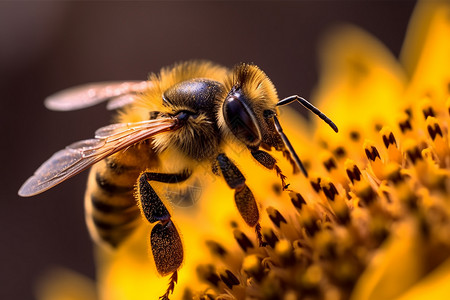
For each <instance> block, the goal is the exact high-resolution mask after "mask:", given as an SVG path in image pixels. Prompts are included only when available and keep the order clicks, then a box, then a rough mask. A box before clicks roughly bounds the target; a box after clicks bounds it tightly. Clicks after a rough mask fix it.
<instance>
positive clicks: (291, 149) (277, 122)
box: [273, 115, 308, 177]
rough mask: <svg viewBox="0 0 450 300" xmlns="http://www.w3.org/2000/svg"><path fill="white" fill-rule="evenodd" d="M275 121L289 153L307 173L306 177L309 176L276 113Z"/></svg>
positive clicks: (304, 172)
mask: <svg viewBox="0 0 450 300" xmlns="http://www.w3.org/2000/svg"><path fill="white" fill-rule="evenodd" d="M273 121H274V123H275V129H276V130H277V132H278V133H279V134H280V136H281V138H282V139H283V142H284V144H285V145H286V147H287V148H288V150H289V153H291V155H292V157H293V158H294V160H295V163H296V164H297V165H298V166H299V168H300V169H301V170H302V172H303V174H305V177H308V172H306V169H305V167H304V166H303V164H302V161H301V160H300V158H299V157H298V155H297V153H296V152H295V150H294V147H292V145H291V142H289V140H288V138H287V136H286V135H285V134H284V132H283V128H281V125H280V122H279V121H278V118H277V117H276V116H275V115H274V116H273Z"/></svg>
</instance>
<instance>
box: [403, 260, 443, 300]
mask: <svg viewBox="0 0 450 300" xmlns="http://www.w3.org/2000/svg"><path fill="white" fill-rule="evenodd" d="M449 282H450V259H447V261H445V262H443V263H442V264H441V265H440V266H439V267H437V268H436V269H435V270H434V271H433V272H431V273H430V274H429V275H428V276H426V277H425V278H424V279H422V280H421V281H420V282H419V283H417V284H416V285H415V286H414V287H412V288H411V289H410V290H408V291H407V292H406V293H404V294H403V295H402V296H401V297H399V298H397V300H426V299H446V298H448V297H449V295H450V285H449V284H448V283H449Z"/></svg>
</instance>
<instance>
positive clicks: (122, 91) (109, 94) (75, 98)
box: [44, 81, 153, 111]
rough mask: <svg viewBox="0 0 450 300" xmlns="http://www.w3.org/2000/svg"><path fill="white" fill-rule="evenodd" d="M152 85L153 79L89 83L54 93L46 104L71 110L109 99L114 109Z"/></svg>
mask: <svg viewBox="0 0 450 300" xmlns="http://www.w3.org/2000/svg"><path fill="white" fill-rule="evenodd" d="M152 85H153V84H152V82H151V81H125V82H123V81H111V82H97V83H89V84H84V85H80V86H75V87H72V88H69V89H66V90H63V91H60V92H58V93H56V94H53V95H51V96H49V97H48V98H47V99H45V102H44V104H45V106H46V107H47V108H48V109H50V110H57V111H69V110H77V109H81V108H86V107H89V106H93V105H96V104H98V103H101V102H104V101H109V103H108V109H110V110H112V109H117V108H120V107H123V106H125V105H128V104H130V103H132V102H133V101H134V100H135V99H136V95H137V94H138V93H141V92H144V91H145V90H147V89H148V88H149V87H151V86H152Z"/></svg>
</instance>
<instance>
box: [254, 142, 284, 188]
mask: <svg viewBox="0 0 450 300" xmlns="http://www.w3.org/2000/svg"><path fill="white" fill-rule="evenodd" d="M251 153H252V155H253V157H254V158H255V159H256V160H257V161H258V162H259V163H260V164H261V165H263V166H264V167H266V168H267V169H269V170H275V171H276V172H277V175H278V176H279V177H280V179H281V186H282V187H283V190H285V189H286V188H287V187H288V185H287V184H286V176H285V175H284V174H283V173H282V172H281V169H280V167H279V166H278V165H277V161H276V159H275V158H273V156H272V155H270V154H269V153H267V152H265V151H262V150H254V151H252V152H251Z"/></svg>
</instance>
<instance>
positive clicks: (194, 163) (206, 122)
mask: <svg viewBox="0 0 450 300" xmlns="http://www.w3.org/2000/svg"><path fill="white" fill-rule="evenodd" d="M103 101H108V104H107V108H109V109H114V110H118V113H117V116H116V119H117V123H115V124H111V125H108V126H105V127H102V128H100V129H98V130H97V131H96V132H95V137H94V138H93V139H87V140H82V141H79V142H76V143H74V144H71V145H69V146H67V147H66V148H65V149H63V150H60V151H58V152H56V153H55V154H54V155H53V156H52V157H50V159H48V160H47V161H46V162H44V163H43V164H42V165H41V167H39V168H38V169H37V170H36V172H35V173H34V175H33V176H31V177H30V178H29V179H28V180H27V181H26V182H25V183H24V184H23V185H22V187H21V188H20V190H19V195H20V196H23V197H28V196H33V195H36V194H39V193H41V192H44V191H46V190H48V189H50V188H52V187H54V186H55V185H57V184H59V183H61V182H63V181H65V180H66V179H68V178H70V177H72V176H74V175H76V174H78V173H80V172H81V171H83V170H85V169H87V168H89V167H91V171H90V174H89V179H88V183H87V190H86V194H85V210H86V221H87V225H88V228H89V232H90V234H91V236H92V238H93V239H94V241H95V242H96V243H98V244H100V245H108V246H110V247H112V248H115V247H117V246H119V245H120V244H121V243H122V242H123V241H124V240H125V239H126V238H127V237H128V236H129V235H130V233H131V232H132V231H133V230H134V229H135V228H136V226H137V225H138V224H139V222H140V220H141V219H142V218H141V217H140V216H141V215H142V216H143V218H144V219H145V220H147V221H148V222H149V223H150V224H151V225H152V226H153V227H152V229H151V233H150V247H151V253H152V255H153V258H154V261H155V265H156V269H157V272H158V273H159V274H160V275H162V276H166V275H170V274H171V278H170V283H169V287H168V288H167V291H166V293H165V294H164V295H163V296H161V299H168V297H169V295H170V293H172V292H173V290H174V286H175V283H176V281H177V271H178V269H179V268H180V266H181V264H182V261H183V256H184V251H183V244H182V240H181V237H180V234H179V231H178V226H175V224H174V220H172V217H171V215H170V213H169V209H168V208H167V206H166V205H165V204H164V203H168V202H167V201H163V200H161V198H160V196H161V195H158V193H156V192H155V190H154V184H152V182H161V183H165V184H167V185H168V186H170V185H171V184H175V183H182V182H184V181H186V180H188V179H189V178H190V177H191V175H192V174H193V173H194V171H195V170H196V169H198V168H199V167H201V166H203V167H206V168H208V169H209V170H211V172H212V173H213V174H215V175H217V176H221V177H222V178H223V179H224V180H225V182H226V183H227V185H228V186H229V187H230V188H231V189H233V190H234V200H235V203H236V206H237V209H238V211H239V213H240V215H241V217H242V218H243V220H244V221H245V222H246V223H247V224H248V226H250V227H253V228H254V229H255V231H256V234H257V238H258V241H259V244H260V246H264V245H265V243H264V241H263V239H262V235H261V233H260V225H259V219H260V215H259V210H258V206H257V203H256V201H255V198H254V196H253V193H252V192H251V190H250V188H249V187H248V186H247V185H246V179H245V177H244V175H243V174H242V173H241V171H240V170H239V168H238V167H237V166H236V164H235V163H234V162H233V161H232V160H231V159H230V158H228V156H227V155H226V153H225V151H224V149H225V145H226V144H229V143H233V144H235V145H237V146H238V147H241V148H242V149H246V150H247V151H250V153H251V155H252V156H253V158H254V159H255V161H256V162H257V163H259V164H260V165H262V166H263V167H264V168H267V169H270V170H274V171H275V172H276V174H277V175H278V176H279V177H280V179H281V182H282V186H283V187H286V183H285V176H284V175H283V173H282V171H281V169H280V168H279V167H278V165H277V161H276V160H275V158H274V157H273V156H272V155H270V154H269V152H267V151H269V150H271V149H272V148H273V149H275V150H276V151H281V152H283V154H284V156H285V157H286V158H287V159H288V160H289V161H290V163H291V164H292V166H293V167H294V169H296V170H297V171H298V170H301V171H302V172H303V173H304V175H305V176H307V171H306V169H305V168H304V166H303V164H302V162H301V160H300V159H299V157H298V155H297V154H296V152H295V151H294V149H293V147H292V145H291V144H290V142H289V140H288V138H287V137H286V135H285V134H284V133H283V130H282V127H281V125H280V122H279V120H278V117H277V115H278V108H277V107H278V106H280V105H285V104H289V103H291V102H294V101H298V102H300V103H301V104H302V105H303V106H305V107H306V108H308V109H309V110H311V111H312V112H313V113H315V114H316V115H318V116H319V117H320V118H321V119H323V120H324V121H325V122H326V123H327V124H328V125H330V126H331V127H332V129H333V130H334V131H336V132H337V131H338V129H337V127H336V125H335V124H334V123H333V122H332V121H331V120H330V119H329V118H328V117H326V116H325V115H324V114H323V113H321V112H320V111H319V110H318V109H317V108H315V107H314V106H313V105H311V104H310V103H309V102H308V101H306V100H305V99H303V98H301V97H299V96H296V95H295V96H290V97H287V98H284V99H282V100H279V98H278V96H277V92H276V89H275V86H274V85H273V83H272V82H271V80H270V79H269V78H268V77H267V75H266V74H265V73H264V72H263V71H262V70H261V69H259V68H258V67H257V66H256V65H253V64H245V63H242V64H238V65H236V66H235V67H234V68H232V69H227V68H225V67H222V66H219V65H216V64H214V63H211V62H207V61H188V62H184V63H179V64H175V65H174V66H172V67H168V68H163V69H162V70H161V71H160V73H159V74H152V75H150V77H149V79H148V80H147V81H142V82H138V81H130V82H105V83H94V84H89V85H83V86H79V87H75V88H70V89H68V90H64V91H62V92H59V93H57V94H54V95H53V96H50V97H49V98H47V99H46V101H45V104H46V106H47V107H48V108H50V109H53V110H67V111H70V110H75V109H80V108H85V107H88V106H91V105H95V104H97V103H100V102H103ZM187 201H188V202H189V201H190V200H189V199H188V200H187ZM192 202H193V201H192ZM169 203H170V202H169Z"/></svg>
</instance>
